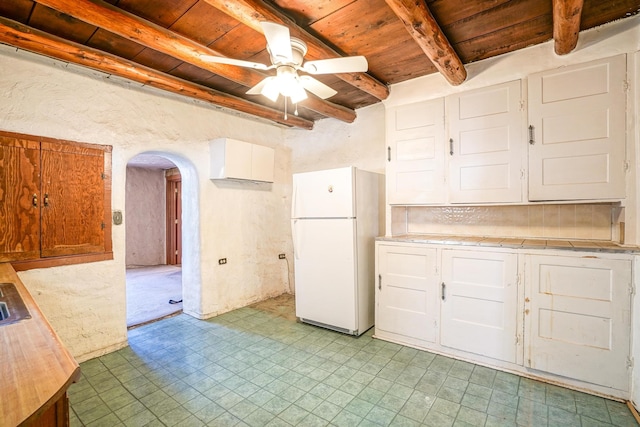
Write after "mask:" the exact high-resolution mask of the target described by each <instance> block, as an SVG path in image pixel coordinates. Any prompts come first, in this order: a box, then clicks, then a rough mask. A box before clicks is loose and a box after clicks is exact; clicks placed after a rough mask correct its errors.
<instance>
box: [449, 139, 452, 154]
mask: <svg viewBox="0 0 640 427" xmlns="http://www.w3.org/2000/svg"><path fill="white" fill-rule="evenodd" d="M449 154H450V155H452V156H453V138H449Z"/></svg>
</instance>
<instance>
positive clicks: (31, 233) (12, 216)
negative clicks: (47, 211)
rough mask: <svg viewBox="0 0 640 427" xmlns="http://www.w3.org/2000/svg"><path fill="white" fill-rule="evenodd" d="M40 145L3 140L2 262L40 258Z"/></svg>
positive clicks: (0, 196)
mask: <svg viewBox="0 0 640 427" xmlns="http://www.w3.org/2000/svg"><path fill="white" fill-rule="evenodd" d="M40 203H41V197H40V143H39V142H38V141H33V140H29V139H23V138H13V137H3V136H2V137H0V262H4V261H16V260H21V259H33V258H38V257H39V256H40Z"/></svg>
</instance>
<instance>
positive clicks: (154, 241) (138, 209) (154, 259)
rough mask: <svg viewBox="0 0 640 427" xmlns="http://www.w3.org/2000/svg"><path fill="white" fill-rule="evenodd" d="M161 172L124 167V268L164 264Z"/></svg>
mask: <svg viewBox="0 0 640 427" xmlns="http://www.w3.org/2000/svg"><path fill="white" fill-rule="evenodd" d="M165 180H166V179H165V176H164V170H161V169H147V168H138V167H131V166H129V167H127V180H126V190H125V210H126V212H127V220H126V222H125V233H126V256H125V264H126V265H127V266H141V265H159V264H165V263H166V257H165V251H166V236H165V235H166V233H167V231H166V230H167V227H166V219H165V217H166V191H165Z"/></svg>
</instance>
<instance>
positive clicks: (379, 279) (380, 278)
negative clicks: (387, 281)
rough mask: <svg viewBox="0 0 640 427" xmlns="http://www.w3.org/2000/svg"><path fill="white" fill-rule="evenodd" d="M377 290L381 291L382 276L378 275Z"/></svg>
mask: <svg viewBox="0 0 640 427" xmlns="http://www.w3.org/2000/svg"><path fill="white" fill-rule="evenodd" d="M378 290H379V291H381V290H382V274H378Z"/></svg>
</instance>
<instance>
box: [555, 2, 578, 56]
mask: <svg viewBox="0 0 640 427" xmlns="http://www.w3.org/2000/svg"><path fill="white" fill-rule="evenodd" d="M583 6H584V0H553V40H554V47H553V49H554V50H555V52H556V54H558V55H566V54H567V53H569V52H571V51H572V50H573V49H575V47H576V45H577V44H578V33H580V19H581V16H582V7H583Z"/></svg>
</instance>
